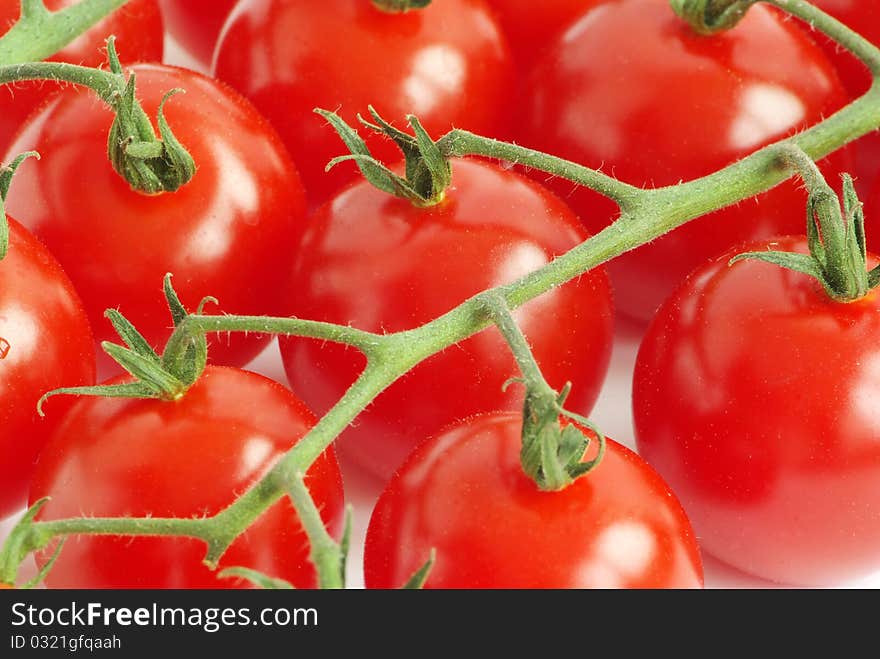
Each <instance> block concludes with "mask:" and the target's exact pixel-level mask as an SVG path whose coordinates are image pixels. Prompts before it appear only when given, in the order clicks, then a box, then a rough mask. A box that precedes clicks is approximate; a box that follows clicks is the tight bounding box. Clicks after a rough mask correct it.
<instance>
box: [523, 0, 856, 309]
mask: <svg viewBox="0 0 880 659" xmlns="http://www.w3.org/2000/svg"><path fill="white" fill-rule="evenodd" d="M795 23H796V21H784V20H782V19H781V18H780V17H779V16H778V15H777V14H776V13H773V12H770V11H768V9H767V8H766V7H763V6H761V5H757V6H753V7H751V8H750V9H749V11H748V14H747V15H746V17H745V18H744V19H743V21H742V22H741V23H740V24H739V25H737V26H736V28H734V29H732V30H729V31H727V32H724V33H721V34H718V35H713V36H711V37H704V36H698V35H696V34H695V33H694V32H693V31H692V30H691V28H690V27H689V26H688V25H687V24H686V23H685V22H684V21H682V20H681V19H680V18H678V17H677V16H676V15H675V13H674V12H673V11H672V9H671V8H670V6H669V2H668V1H667V0H608V1H606V2H603V3H601V4H600V5H598V6H597V7H595V8H594V9H592V10H590V11H588V12H587V13H586V14H585V15H584V16H583V17H582V18H581V19H580V20H579V21H578V22H576V23H575V24H574V25H572V26H571V27H570V28H569V29H568V30H567V31H566V32H565V33H564V34H563V35H562V37H561V38H559V39H558V40H557V41H556V43H555V44H554V46H552V47H551V49H550V50H549V51H548V52H547V53H546V54H545V56H544V57H543V58H542V59H541V60H540V61H539V62H538V63H537V64H536V65H535V67H534V68H533V69H532V71H531V72H530V74H529V78H528V82H527V86H528V87H529V88H531V90H532V93H531V94H530V95H528V96H527V99H526V106H525V108H524V110H523V121H522V124H521V127H520V130H519V135H518V142H519V143H520V144H522V145H523V146H528V147H532V148H536V149H539V150H541V151H545V152H549V153H553V154H555V155H558V156H561V157H564V158H567V159H569V160H573V161H575V162H578V163H580V164H583V165H586V166H589V167H593V168H599V169H601V170H602V171H604V172H606V173H608V174H610V175H612V176H614V177H616V178H618V179H620V180H622V181H625V182H627V183H630V184H633V185H636V186H640V187H661V186H664V185H674V184H676V183H678V182H679V181H687V180H691V179H694V178H697V177H700V176H704V175H707V174H709V173H711V172H714V171H716V170H718V169H720V168H722V167H723V166H726V165H728V164H731V163H733V162H734V161H736V160H739V159H741V158H743V157H745V156H746V155H748V154H750V153H752V152H753V151H755V150H756V149H758V148H760V147H762V146H765V145H767V144H769V143H771V142H774V141H776V140H778V139H781V138H783V137H785V136H787V135H790V134H793V133H795V132H797V131H799V130H802V129H803V128H805V127H807V126H810V125H812V124H814V123H818V121H819V120H821V119H823V118H825V117H827V116H830V115H831V114H832V113H833V112H834V111H836V110H838V109H839V108H841V107H843V105H844V104H845V103H846V101H847V100H848V96H847V94H846V92H845V90H844V88H843V86H842V84H841V82H840V80H839V78H838V76H837V73H836V71H835V70H834V68H833V67H832V65H831V63H830V62H829V61H828V59H827V57H825V55H824V53H822V51H821V49H819V48H818V47H817V46H816V44H815V43H814V42H813V41H812V40H811V39H810V38H809V37H808V36H807V35H806V34H804V32H803V31H802V30H800V29H799V28H798V27H796V26H795ZM621 43H627V44H631V46H630V47H627V48H621V47H620V44H621ZM670 90H675V92H674V93H670ZM850 158H851V154H849V153H848V152H846V151H842V152H838V153H835V154H833V155H832V156H831V157H829V158H828V159H827V160H826V161H823V163H824V164H826V166H825V167H824V169H825V170H826V171H830V172H833V179H834V180H835V181H836V180H837V173H838V172H839V171H843V170H845V169H849V164H850V162H851V161H850ZM533 175H534V176H535V177H536V178H538V180H542V181H544V180H548V178H549V177H547V176H546V175H544V174H541V173H539V172H534V173H533ZM551 187H552V189H554V190H556V191H557V192H558V193H559V194H560V196H562V197H563V199H565V201H566V202H568V203H569V204H570V205H571V206H572V208H573V209H574V210H575V212H576V213H578V215H579V216H580V217H581V219H582V220H583V222H584V223H585V225H586V227H587V229H588V231H590V232H591V233H598V232H599V231H600V230H601V229H603V228H604V227H606V226H607V225H608V224H610V223H611V222H612V221H613V220H614V219H615V218H616V217H617V215H618V209H617V206H616V205H615V204H614V203H613V202H611V201H610V200H608V199H606V198H604V197H601V196H600V195H598V194H597V193H595V192H592V191H591V190H588V189H586V188H579V189H578V188H576V187H575V186H574V185H573V184H570V183H568V182H566V181H562V180H558V181H551ZM758 199H759V203H758V204H757V205H756V203H755V201H753V200H749V201H745V202H742V203H740V204H738V205H736V206H733V207H731V208H728V209H723V210H719V211H716V212H713V213H710V214H708V215H706V216H704V217H700V218H698V219H696V220H693V221H691V222H689V223H688V224H686V225H684V226H682V227H680V228H678V229H676V230H675V231H672V232H670V233H668V234H666V235H664V236H662V237H660V238H658V239H657V240H655V241H652V242H651V243H649V244H647V245H645V246H642V247H639V248H637V249H635V250H632V251H630V252H627V253H626V254H623V255H622V256H620V257H618V258H616V259H614V260H613V261H612V262H610V263H609V264H608V270H609V273H610V274H611V278H612V282H613V283H614V287H615V292H616V299H617V307H618V310H619V312H620V313H621V314H622V315H624V316H627V317H628V318H630V319H633V320H636V321H638V322H639V323H641V324H642V325H643V326H644V325H645V324H647V322H648V321H649V320H650V318H651V316H652V315H653V313H654V312H655V311H656V309H657V307H658V306H659V305H660V304H661V302H662V301H663V300H664V299H665V298H666V296H668V295H669V294H670V293H671V291H672V289H673V288H674V287H675V285H676V284H677V283H678V282H680V281H681V280H682V279H684V278H685V276H686V275H687V274H688V273H689V272H690V271H691V270H693V269H694V268H695V267H697V266H698V265H699V264H701V263H703V262H704V261H705V260H707V259H710V258H713V257H715V256H716V255H718V254H720V253H721V252H723V251H725V250H726V249H727V248H728V247H730V246H731V245H733V244H738V243H740V242H744V241H747V240H752V239H759V238H769V237H771V236H774V235H778V234H784V233H799V232H803V226H804V224H803V223H804V217H803V201H802V193H801V192H800V190H799V189H798V186H797V184H796V183H786V184H784V185H782V186H779V187H777V188H775V189H774V190H772V191H770V192H769V193H766V194H764V195H761V196H760V197H759V198H758Z"/></svg>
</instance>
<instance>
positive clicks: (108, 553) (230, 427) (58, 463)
mask: <svg viewBox="0 0 880 659" xmlns="http://www.w3.org/2000/svg"><path fill="white" fill-rule="evenodd" d="M122 381H123V379H121V378H120V379H116V380H114V381H113V382H122ZM314 422H315V418H314V415H313V414H312V413H311V412H310V411H309V410H308V409H307V408H306V406H305V405H304V404H303V403H302V402H301V401H300V400H299V399H297V398H296V397H295V396H293V395H292V394H291V393H290V391H289V390H288V389H286V388H285V387H283V386H281V385H280V384H278V383H277V382H275V381H273V380H270V379H268V378H265V377H263V376H261V375H257V374H255V373H251V372H248V371H242V370H239V369H232V368H224V367H213V366H209V367H208V368H207V369H206V370H205V372H204V374H203V375H202V376H201V377H200V378H199V380H197V381H196V383H195V384H194V385H193V386H192V387H191V388H190V389H189V390H188V391H187V392H186V394H185V395H184V396H183V398H181V399H180V400H177V401H174V402H168V401H161V400H131V399H108V398H82V399H80V400H78V401H76V403H75V404H74V406H73V407H72V408H71V410H70V412H69V413H68V414H67V415H66V416H65V418H64V420H63V422H62V424H61V426H60V427H59V428H58V430H57V432H56V433H55V435H54V436H53V437H52V439H51V441H50V443H49V444H48V445H47V447H46V449H45V450H44V451H43V453H42V455H41V456H40V460H39V463H38V464H37V471H36V474H35V476H34V482H33V486H32V488H31V501H32V502H33V501H36V500H38V499H40V498H42V497H46V496H50V497H52V499H51V501H49V503H48V504H46V506H45V507H44V508H43V509H42V510H41V511H40V514H39V517H38V519H40V520H51V519H59V518H67V517H82V516H84V515H85V516H90V517H91V516H102V517H107V516H123V515H128V516H140V517H145V516H150V517H194V516H203V515H213V514H215V513H217V512H219V511H220V510H222V509H224V508H225V507H227V506H228V505H229V504H231V503H232V502H233V500H234V499H235V497H236V496H237V495H239V494H241V493H242V492H243V491H244V490H245V489H246V488H247V487H249V486H250V485H252V484H253V483H254V482H255V481H256V480H257V479H258V478H260V477H261V476H262V475H263V474H264V473H265V472H266V471H268V470H269V469H270V468H271V466H272V465H273V464H274V463H275V462H277V460H278V459H279V457H280V456H281V455H282V454H283V453H284V452H286V451H287V450H288V449H289V448H290V447H292V446H293V445H294V444H296V442H297V441H299V439H300V438H301V437H302V436H303V435H304V434H305V433H306V432H307V431H308V430H309V429H310V428H311V427H312V426H313V425H314ZM306 484H307V486H308V487H309V490H310V493H311V495H312V497H313V498H314V500H315V502H316V504H317V506H318V508H319V510H320V511H321V514H322V518H323V520H324V523H325V524H326V525H327V526H328V529H329V530H330V532H331V534H333V535H336V536H338V534H339V533H340V532H341V529H342V521H343V496H342V479H341V476H340V473H339V468H338V465H337V462H336V457H335V454H334V453H333V450H332V448H331V449H328V450H327V451H326V452H324V453H323V454H322V455H321V456H320V457H319V458H318V460H317V461H316V462H315V463H314V465H313V466H312V467H311V468H310V469H309V471H308V472H307V474H306ZM204 552H205V545H204V543H202V542H200V541H197V540H193V539H186V538H179V537H178V538H155V537H154V538H134V539H133V538H131V537H112V536H111V537H108V536H80V537H78V538H76V539H71V540H70V541H69V542H67V543H66V544H65V547H64V549H63V551H62V552H61V554H60V556H59V558H58V560H57V562H56V563H55V565H54V566H53V568H52V570H51V572H50V573H49V576H48V577H47V579H46V585H47V586H48V587H50V588H223V587H235V586H240V585H243V584H241V583H238V582H237V581H236V580H222V579H217V577H216V573H215V572H213V571H211V570H209V569H208V568H207V567H205V566H204V565H203V564H202V559H203V558H204ZM308 553H309V545H308V539H307V538H306V536H305V532H304V531H303V530H302V527H301V526H300V523H299V520H298V519H297V516H296V512H295V510H294V509H293V506H292V504H291V503H290V502H289V500H287V499H286V498H285V499H283V500H282V501H279V502H278V503H276V504H275V505H274V506H272V507H271V508H270V509H269V510H268V511H267V512H266V513H264V514H263V515H262V516H261V517H260V518H259V519H258V520H257V521H256V522H255V523H254V524H253V526H251V527H250V528H249V529H248V530H247V531H246V532H245V533H244V535H242V536H241V537H239V538H238V539H237V540H236V541H235V542H234V543H233V545H232V546H231V547H230V549H229V551H228V552H227V553H226V554H225V555H224V557H223V559H222V560H221V564H220V568H221V569H222V568H223V567H226V566H243V567H248V568H251V569H254V570H259V571H261V572H264V573H265V574H267V575H269V576H272V577H278V578H282V579H286V580H288V581H290V582H291V583H292V584H294V585H295V586H298V587H302V588H311V587H314V586H315V584H316V575H315V572H314V568H313V566H312V564H311V562H310V561H309V559H308ZM48 557H49V555H48V553H47V552H44V553H42V554H40V555H39V556H38V563H39V564H41V565H42V564H43V563H44V562H45V560H46V559H47V558H48Z"/></svg>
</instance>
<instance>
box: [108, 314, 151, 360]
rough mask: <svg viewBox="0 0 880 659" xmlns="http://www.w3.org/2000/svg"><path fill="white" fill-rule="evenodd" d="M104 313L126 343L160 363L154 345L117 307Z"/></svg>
mask: <svg viewBox="0 0 880 659" xmlns="http://www.w3.org/2000/svg"><path fill="white" fill-rule="evenodd" d="M104 315H105V316H106V317H107V318H108V319H109V320H110V324H111V325H113V329H115V330H116V333H117V334H118V335H119V338H120V339H122V341H123V343H125V345H127V346H128V347H129V348H130V349H131V350H132V351H134V352H136V353H137V354H139V355H140V356H142V357H144V358H146V359H149V360H151V361H153V362H155V363H156V364H159V363H160V360H159V355H158V354H156V351H155V350H153V346H151V345H150V344H149V343H148V342H147V340H146V339H145V338H144V336H143V334H141V333H140V332H138V331H137V328H135V326H134V325H132V324H131V323H130V322H129V320H128V319H127V318H126V317H125V316H123V315H122V314H121V313H119V312H118V311H117V310H116V309H107V311H105V312H104Z"/></svg>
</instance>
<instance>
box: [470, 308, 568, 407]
mask: <svg viewBox="0 0 880 659" xmlns="http://www.w3.org/2000/svg"><path fill="white" fill-rule="evenodd" d="M480 299H481V300H482V301H483V304H484V306H485V308H486V312H487V313H488V314H489V317H490V318H491V319H492V322H493V323H495V326H496V327H498V330H499V331H500V332H501V335H502V336H503V337H504V340H505V341H507V345H508V347H509V348H510V352H511V353H512V354H513V358H514V359H515V360H516V363H517V366H518V367H519V370H520V373H522V376H523V379H524V380H525V384H526V387H527V388H528V389H529V390H531V391H533V392H535V393H540V394H543V395H548V396H549V397H550V398H551V399H552V400H553V401H554V402H555V401H556V392H555V391H553V388H552V387H551V386H550V385H549V384H547V380H545V379H544V374H543V373H542V372H541V367H540V366H538V362H536V361H535V355H534V354H533V353H532V349H531V347H530V346H529V342H528V339H526V337H525V334H523V333H522V330H521V329H520V328H519V325H517V323H516V320H515V319H514V317H513V314H512V313H511V311H510V307H508V306H507V302H506V301H505V300H504V297H503V296H501V295H499V294H489V295H483V296H481V298H480Z"/></svg>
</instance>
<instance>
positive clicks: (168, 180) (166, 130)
mask: <svg viewBox="0 0 880 659" xmlns="http://www.w3.org/2000/svg"><path fill="white" fill-rule="evenodd" d="M107 53H108V57H109V62H110V70H111V72H112V73H114V74H116V75H119V76H122V75H123V72H122V65H121V64H120V62H119V57H118V56H117V54H116V48H115V46H114V44H113V39H112V38H111V39H109V40H108V41H107ZM182 91H183V90H182V89H173V90H171V91H169V92H168V93H167V94H166V95H165V98H163V99H162V103H161V104H160V105H159V111H158V116H157V124H158V127H159V137H158V138H157V137H156V133H155V131H154V130H153V126H152V124H151V123H150V119H149V117H147V114H146V113H145V112H144V110H143V108H141V106H140V103H138V101H137V98H136V96H135V75H134V73H132V74H131V75H130V76H129V77H128V80H126V81H125V88H124V91H122V92H121V93H117V94H114V95H113V97H112V99H111V100H110V105H111V107H112V108H113V111H114V112H115V113H116V118H115V119H114V120H113V124H112V126H111V127H110V134H109V136H108V138H107V153H108V156H109V158H110V163H111V164H112V165H113V169H115V170H116V172H117V173H119V175H120V176H122V177H123V178H124V179H125V180H126V181H128V183H129V185H131V187H132V189H134V190H137V191H139V192H143V193H145V194H159V193H162V192H174V191H175V190H177V189H179V188H180V187H182V186H183V185H185V184H186V183H188V182H189V181H190V180H191V179H192V177H193V176H195V172H196V164H195V161H194V160H193V158H192V156H191V155H190V154H189V152H188V151H187V150H186V149H185V148H184V146H183V145H182V144H181V143H180V141H179V140H178V139H177V138H176V137H175V135H174V133H173V132H172V130H171V127H170V126H169V125H168V122H167V121H166V119H165V103H166V102H167V101H168V99H169V98H170V97H171V96H173V95H174V94H176V93H178V92H182Z"/></svg>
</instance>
